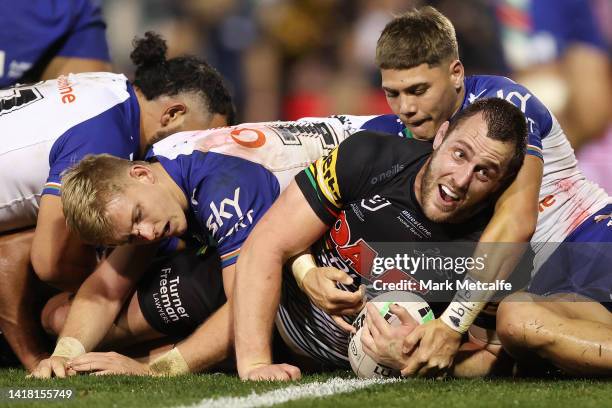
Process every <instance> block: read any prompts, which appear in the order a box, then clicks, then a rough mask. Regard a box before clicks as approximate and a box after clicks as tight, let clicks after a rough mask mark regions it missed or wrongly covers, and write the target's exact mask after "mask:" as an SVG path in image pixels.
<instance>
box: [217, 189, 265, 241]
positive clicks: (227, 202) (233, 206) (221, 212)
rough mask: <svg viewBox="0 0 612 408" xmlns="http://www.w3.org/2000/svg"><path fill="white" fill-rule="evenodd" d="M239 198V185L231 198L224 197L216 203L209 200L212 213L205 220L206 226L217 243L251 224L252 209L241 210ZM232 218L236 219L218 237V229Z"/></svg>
mask: <svg viewBox="0 0 612 408" xmlns="http://www.w3.org/2000/svg"><path fill="white" fill-rule="evenodd" d="M239 199H240V187H236V190H234V197H233V198H224V199H223V200H221V202H220V203H219V204H218V205H217V204H215V203H214V202H212V201H211V202H210V204H209V206H210V209H211V211H212V214H210V216H209V217H208V219H207V220H206V228H208V229H209V230H210V232H211V234H212V236H213V237H215V239H216V240H217V242H218V243H221V242H222V241H223V240H224V239H226V238H227V237H229V236H231V235H232V234H234V233H235V232H237V231H239V230H241V229H244V228H247V227H248V226H249V225H252V224H253V212H254V211H253V210H252V209H249V210H248V211H246V212H243V211H242V209H241V208H240V204H239ZM233 219H237V220H236V221H235V222H234V224H233V225H232V226H231V227H230V228H229V230H228V231H227V232H226V233H225V235H223V236H221V237H219V236H218V232H219V229H220V228H221V227H222V226H224V225H225V224H227V223H228V222H230V221H233Z"/></svg>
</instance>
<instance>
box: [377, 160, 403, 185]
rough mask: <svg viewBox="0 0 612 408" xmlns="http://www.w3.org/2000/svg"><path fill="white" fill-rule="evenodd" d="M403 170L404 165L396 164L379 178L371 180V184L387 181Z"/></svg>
mask: <svg viewBox="0 0 612 408" xmlns="http://www.w3.org/2000/svg"><path fill="white" fill-rule="evenodd" d="M402 170H404V165H403V164H394V165H393V167H391V168H390V169H389V170H387V171H385V172H384V173H380V174H379V175H378V176H374V177H372V179H371V180H370V183H371V184H376V183H379V182H381V181H385V180H387V179H389V178H391V177H393V176H395V175H396V174H397V173H399V172H400V171H402Z"/></svg>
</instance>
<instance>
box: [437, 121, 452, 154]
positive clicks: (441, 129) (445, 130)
mask: <svg viewBox="0 0 612 408" xmlns="http://www.w3.org/2000/svg"><path fill="white" fill-rule="evenodd" d="M449 124H450V123H449V121H448V120H447V121H446V122H444V123H443V124H442V125H441V126H440V127H439V128H438V131H437V132H436V136H435V137H434V141H433V148H434V150H435V149H437V148H438V147H440V145H441V144H442V141H443V140H444V138H445V137H446V133H448V126H449Z"/></svg>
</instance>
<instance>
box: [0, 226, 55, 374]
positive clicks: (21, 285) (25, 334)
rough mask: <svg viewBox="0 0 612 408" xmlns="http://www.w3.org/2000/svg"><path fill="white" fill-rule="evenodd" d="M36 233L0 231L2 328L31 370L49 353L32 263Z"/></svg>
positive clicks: (0, 306)
mask: <svg viewBox="0 0 612 408" xmlns="http://www.w3.org/2000/svg"><path fill="white" fill-rule="evenodd" d="M33 236H34V230H26V231H21V232H17V233H11V234H4V235H0V260H2V261H1V262H0V276H2V284H1V285H0V330H2V334H3V335H4V338H5V339H6V341H7V343H8V344H9V346H10V347H11V349H12V350H13V351H14V353H15V355H16V356H17V357H18V358H19V361H21V363H22V364H23V365H24V366H25V367H26V368H27V369H28V370H31V369H33V368H34V367H36V366H37V365H38V363H39V362H40V361H41V360H43V359H45V358H47V357H48V356H49V354H48V353H47V348H48V345H47V342H46V337H45V334H44V332H43V330H42V327H41V324H40V320H39V319H38V316H39V312H40V307H39V304H38V302H37V299H38V297H39V293H38V291H37V289H38V287H37V286H38V285H37V283H38V282H37V281H36V280H35V278H34V276H33V274H32V272H31V270H30V266H29V265H30V249H31V246H32V237H33Z"/></svg>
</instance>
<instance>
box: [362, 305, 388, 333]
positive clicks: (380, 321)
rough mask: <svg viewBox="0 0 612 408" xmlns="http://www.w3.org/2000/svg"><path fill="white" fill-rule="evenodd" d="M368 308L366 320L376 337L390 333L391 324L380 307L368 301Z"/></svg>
mask: <svg viewBox="0 0 612 408" xmlns="http://www.w3.org/2000/svg"><path fill="white" fill-rule="evenodd" d="M366 308H367V309H368V315H367V318H366V320H367V322H368V327H369V328H370V331H371V332H372V335H373V336H374V338H376V337H378V336H380V335H381V334H382V335H388V334H389V329H390V327H391V325H390V324H389V323H388V322H387V321H386V320H385V318H384V317H382V316H381V315H380V312H379V311H378V308H377V307H376V306H374V305H373V304H372V303H368V304H367V305H366Z"/></svg>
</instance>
